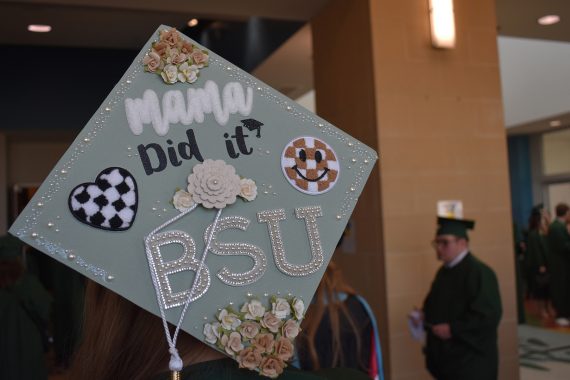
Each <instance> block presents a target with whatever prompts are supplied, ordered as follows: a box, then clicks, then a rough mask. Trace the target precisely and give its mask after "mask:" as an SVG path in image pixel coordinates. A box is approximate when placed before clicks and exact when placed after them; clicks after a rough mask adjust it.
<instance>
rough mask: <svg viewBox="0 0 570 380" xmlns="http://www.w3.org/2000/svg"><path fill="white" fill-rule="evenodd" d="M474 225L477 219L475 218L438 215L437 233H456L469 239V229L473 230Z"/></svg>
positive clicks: (455, 234)
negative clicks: (474, 219)
mask: <svg viewBox="0 0 570 380" xmlns="http://www.w3.org/2000/svg"><path fill="white" fill-rule="evenodd" d="M474 227H475V221H473V220H467V219H453V218H444V217H441V216H438V217H437V232H436V235H437V236H439V235H454V236H457V237H460V238H464V239H467V240H469V236H468V235H467V230H472V229H473V228H474Z"/></svg>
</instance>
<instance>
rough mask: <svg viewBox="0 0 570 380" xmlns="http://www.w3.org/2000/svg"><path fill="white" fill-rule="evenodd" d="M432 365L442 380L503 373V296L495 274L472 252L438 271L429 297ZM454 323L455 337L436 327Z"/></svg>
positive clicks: (481, 378)
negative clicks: (499, 335) (500, 369)
mask: <svg viewBox="0 0 570 380" xmlns="http://www.w3.org/2000/svg"><path fill="white" fill-rule="evenodd" d="M424 314H425V323H426V330H427V343H426V347H425V354H426V364H427V368H428V370H429V371H430V372H431V374H432V375H433V376H434V377H435V378H436V379H438V380H446V379H449V380H458V379H461V380H471V379H473V380H475V379H476V380H491V379H496V378H497V372H498V348H497V326H498V325H499V321H500V319H501V314H502V309H501V298H500V295H499V285H498V282H497V278H496V276H495V273H494V272H493V270H492V269H491V268H489V267H488V266H487V265H485V264H483V263H482V262H481V261H479V260H478V259H477V258H475V257H474V256H473V255H472V254H471V253H468V254H467V256H465V257H464V258H463V260H461V262H459V263H458V264H457V265H456V266H454V267H452V268H447V267H445V266H444V267H442V268H440V270H439V271H438V272H437V275H436V277H435V280H434V282H433V284H432V287H431V290H430V292H429V294H428V296H427V298H426V300H425V302H424ZM439 323H448V324H449V325H450V327H451V335H452V337H451V339H448V340H442V339H440V338H438V337H437V336H435V335H434V334H433V333H432V332H431V328H430V327H431V326H432V325H435V324H439Z"/></svg>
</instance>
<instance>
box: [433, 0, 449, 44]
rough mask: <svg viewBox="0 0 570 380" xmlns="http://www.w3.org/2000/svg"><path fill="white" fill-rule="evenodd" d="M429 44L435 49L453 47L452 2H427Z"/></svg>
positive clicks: (435, 0) (444, 0) (447, 0)
mask: <svg viewBox="0 0 570 380" xmlns="http://www.w3.org/2000/svg"><path fill="white" fill-rule="evenodd" d="M429 14H430V26H431V43H432V45H433V46H434V47H436V48H441V49H451V48H453V47H455V17H454V13H453V0H429Z"/></svg>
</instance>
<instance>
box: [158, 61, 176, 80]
mask: <svg viewBox="0 0 570 380" xmlns="http://www.w3.org/2000/svg"><path fill="white" fill-rule="evenodd" d="M160 76H161V77H162V80H164V81H165V82H166V83H170V84H172V83H176V82H177V81H178V67H176V66H175V65H166V66H164V69H162V72H161V73H160Z"/></svg>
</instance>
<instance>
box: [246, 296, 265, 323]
mask: <svg viewBox="0 0 570 380" xmlns="http://www.w3.org/2000/svg"><path fill="white" fill-rule="evenodd" d="M241 312H242V313H245V319H256V318H261V317H263V314H265V307H263V305H262V304H261V302H259V301H258V300H251V301H250V302H249V303H245V304H243V306H242V308H241Z"/></svg>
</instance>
